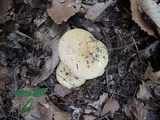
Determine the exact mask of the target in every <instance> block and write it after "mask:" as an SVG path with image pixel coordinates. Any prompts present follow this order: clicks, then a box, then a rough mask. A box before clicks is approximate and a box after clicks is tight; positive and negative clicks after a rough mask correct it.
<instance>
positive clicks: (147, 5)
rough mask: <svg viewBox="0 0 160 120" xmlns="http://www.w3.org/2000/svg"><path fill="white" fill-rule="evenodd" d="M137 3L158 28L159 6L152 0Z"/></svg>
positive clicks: (142, 0)
mask: <svg viewBox="0 0 160 120" xmlns="http://www.w3.org/2000/svg"><path fill="white" fill-rule="evenodd" d="M138 3H139V5H140V7H141V8H142V9H143V11H144V12H145V13H146V14H147V15H148V16H149V17H150V18H151V19H152V20H153V21H154V23H155V24H156V25H157V26H158V27H159V28H160V4H157V3H156V1H154V0H139V2H138Z"/></svg>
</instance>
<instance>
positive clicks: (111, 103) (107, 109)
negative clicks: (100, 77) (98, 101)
mask: <svg viewBox="0 0 160 120" xmlns="http://www.w3.org/2000/svg"><path fill="white" fill-rule="evenodd" d="M119 107H120V106H119V104H118V102H117V101H116V100H115V99H113V98H110V99H109V100H107V102H106V103H105V105H104V107H103V109H102V112H101V116H103V115H106V114H107V113H110V114H111V117H114V113H115V112H116V111H118V109H119Z"/></svg>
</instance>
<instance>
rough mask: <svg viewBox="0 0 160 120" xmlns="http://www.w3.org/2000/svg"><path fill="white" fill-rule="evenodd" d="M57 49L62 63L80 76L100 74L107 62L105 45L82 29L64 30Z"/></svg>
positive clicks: (90, 76) (85, 77)
mask: <svg viewBox="0 0 160 120" xmlns="http://www.w3.org/2000/svg"><path fill="white" fill-rule="evenodd" d="M58 51H59V56H60V59H61V61H62V63H64V64H65V65H67V66H68V67H69V68H70V69H71V71H72V73H73V74H74V75H75V76H77V77H80V78H84V79H93V78H95V77H98V76H101V75H102V74H103V73H104V69H105V67H106V65H107V64H108V52H107V48H106V46H105V45H104V44H103V43H102V42H100V41H99V40H97V39H96V38H95V37H94V36H93V35H92V34H91V33H89V32H87V31H85V30H83V29H73V30H70V31H68V32H66V33H65V34H64V35H63V36H62V38H61V39H60V42H59V45H58Z"/></svg>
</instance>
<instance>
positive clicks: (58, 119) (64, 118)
mask: <svg viewBox="0 0 160 120" xmlns="http://www.w3.org/2000/svg"><path fill="white" fill-rule="evenodd" d="M54 120H72V117H71V114H69V113H67V112H63V111H61V110H60V109H58V110H56V112H55V114H54Z"/></svg>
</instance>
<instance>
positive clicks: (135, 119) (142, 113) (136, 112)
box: [124, 99, 149, 120]
mask: <svg viewBox="0 0 160 120" xmlns="http://www.w3.org/2000/svg"><path fill="white" fill-rule="evenodd" d="M148 109H149V105H148V104H144V103H143V102H140V101H139V100H136V99H135V100H134V101H133V102H132V104H131V105H129V106H127V107H125V109H124V112H125V114H126V115H127V116H128V117H130V118H131V119H132V120H146V118H147V113H148Z"/></svg>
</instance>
